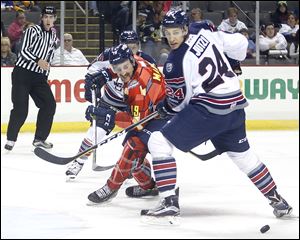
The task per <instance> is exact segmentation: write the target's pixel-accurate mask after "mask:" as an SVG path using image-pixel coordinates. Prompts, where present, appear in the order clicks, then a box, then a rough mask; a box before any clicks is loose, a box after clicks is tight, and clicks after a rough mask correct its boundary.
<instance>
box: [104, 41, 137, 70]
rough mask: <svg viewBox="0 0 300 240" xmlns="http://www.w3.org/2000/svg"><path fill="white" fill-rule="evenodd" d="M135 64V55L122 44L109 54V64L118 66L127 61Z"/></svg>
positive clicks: (112, 49)
mask: <svg viewBox="0 0 300 240" xmlns="http://www.w3.org/2000/svg"><path fill="white" fill-rule="evenodd" d="M128 59H129V60H130V61H131V62H133V53H132V51H131V49H130V48H129V47H127V45H126V44H124V43H121V44H119V45H118V46H116V47H112V48H111V49H110V52H109V63H110V64H112V65H116V64H119V63H122V62H124V61H126V60H128Z"/></svg>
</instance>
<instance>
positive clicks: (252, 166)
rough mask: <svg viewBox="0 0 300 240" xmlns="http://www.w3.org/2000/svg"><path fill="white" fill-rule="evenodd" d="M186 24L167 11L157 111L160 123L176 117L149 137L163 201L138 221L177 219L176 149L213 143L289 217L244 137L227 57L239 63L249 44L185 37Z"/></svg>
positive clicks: (240, 102) (238, 38) (215, 35)
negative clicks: (162, 91)
mask: <svg viewBox="0 0 300 240" xmlns="http://www.w3.org/2000/svg"><path fill="white" fill-rule="evenodd" d="M187 24H188V20H187V17H186V14H185V12H183V11H182V10H171V11H169V12H168V13H167V14H166V16H165V18H164V20H163V31H164V34H165V36H166V38H167V40H168V43H169V45H170V47H171V49H172V51H171V52H170V54H169V57H168V60H167V61H166V63H165V65H164V69H163V72H164V75H165V80H166V83H167V98H166V99H165V100H164V101H162V102H160V103H159V104H158V106H157V110H158V112H159V113H160V116H161V117H162V118H164V117H166V116H167V115H170V114H172V115H174V116H173V118H172V119H171V120H170V121H169V122H168V123H167V124H166V125H164V126H163V127H162V128H161V130H160V131H157V132H154V133H152V134H151V137H150V139H149V142H148V148H149V150H150V153H151V155H152V158H153V161H152V164H153V165H152V166H153V169H154V175H155V180H156V184H157V187H158V190H159V193H160V196H161V200H160V203H159V205H158V206H157V207H156V208H154V209H144V210H142V211H141V215H144V216H152V217H163V216H168V217H169V216H178V215H180V207H179V203H178V199H179V196H178V195H176V194H175V191H174V190H175V186H176V161H175V158H174V157H173V156H172V152H173V148H174V147H176V148H178V149H180V150H182V151H184V152H188V151H189V150H191V149H192V148H194V147H196V146H198V145H200V144H201V143H203V142H205V141H207V140H211V142H212V143H213V145H214V146H215V148H216V150H217V151H218V153H219V154H221V153H223V152H226V153H227V154H228V156H229V157H230V158H231V159H232V161H233V162H234V163H235V164H236V165H237V166H238V167H239V169H240V170H241V171H243V172H244V173H245V174H246V175H247V176H248V177H249V178H250V180H251V181H252V182H253V183H254V185H255V186H256V187H257V188H258V189H259V190H260V192H261V193H262V194H263V195H264V196H265V197H266V198H267V199H268V200H269V201H270V205H271V206H272V207H273V208H274V211H273V213H274V214H275V216H276V217H282V216H285V215H289V214H290V213H291V211H292V207H291V206H289V204H288V203H287V202H286V201H285V200H284V199H283V198H282V197H281V196H280V195H279V194H278V192H277V190H276V184H275V182H274V181H273V178H272V177H271V174H270V173H269V171H268V169H267V167H266V166H265V165H264V164H263V163H262V162H261V161H260V160H259V159H258V157H257V156H256V155H255V154H254V152H253V151H252V149H251V148H250V146H249V143H248V140H247V137H246V131H245V112H244V108H245V107H246V106H247V105H248V103H247V101H246V99H245V98H244V96H243V94H242V92H241V90H240V85H239V80H238V78H237V76H236V74H234V73H233V71H232V68H231V66H230V64H229V62H228V60H227V58H226V57H225V54H224V53H226V55H227V56H228V57H230V58H233V59H236V60H239V61H242V60H244V59H245V57H246V50H247V45H248V43H247V39H246V38H245V37H244V36H243V35H241V34H239V33H236V34H228V33H224V32H211V31H210V30H207V29H205V28H203V29H201V30H200V31H199V32H198V34H196V35H195V34H190V35H188V29H187Z"/></svg>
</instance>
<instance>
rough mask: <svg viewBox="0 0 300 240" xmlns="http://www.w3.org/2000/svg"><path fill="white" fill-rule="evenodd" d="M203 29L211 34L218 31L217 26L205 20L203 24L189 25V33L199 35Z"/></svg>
mask: <svg viewBox="0 0 300 240" xmlns="http://www.w3.org/2000/svg"><path fill="white" fill-rule="evenodd" d="M201 29H206V30H209V31H211V32H215V31H217V28H216V26H215V25H214V24H213V22H212V21H210V20H203V21H201V22H193V23H191V24H190V25H189V33H190V34H197V33H198V32H199V31H200V30H201Z"/></svg>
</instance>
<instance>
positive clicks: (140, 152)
mask: <svg viewBox="0 0 300 240" xmlns="http://www.w3.org/2000/svg"><path fill="white" fill-rule="evenodd" d="M109 61H110V64H111V66H112V68H111V70H112V72H113V73H112V74H113V76H112V78H116V77H118V78H120V79H121V81H122V82H123V84H124V85H123V90H124V103H126V104H127V106H128V107H129V111H127V112H118V113H116V115H115V116H112V114H111V112H109V113H107V114H108V115H109V117H108V115H107V114H105V113H104V112H103V108H97V107H94V106H89V108H88V110H87V115H91V116H96V117H98V118H103V117H104V118H105V119H106V125H114V124H115V123H116V124H117V125H118V124H119V123H121V124H122V127H126V122H127V124H128V125H130V124H132V123H133V122H135V121H139V120H140V119H142V118H144V117H145V116H147V115H148V114H150V113H151V112H153V109H154V107H155V106H156V104H157V103H158V102H159V101H161V100H162V99H163V98H164V97H165V81H164V78H163V76H162V74H161V73H160V72H159V70H158V69H157V68H156V67H155V66H154V65H152V64H149V63H148V62H147V61H145V60H143V59H142V58H140V57H138V56H134V55H133V54H132V51H131V50H130V49H129V48H128V47H127V46H126V45H125V44H120V45H118V46H117V47H115V48H112V49H111V50H110V54H109ZM165 123H166V120H163V119H153V120H151V121H149V122H148V123H146V124H145V125H144V126H139V127H138V128H137V129H136V130H133V131H131V132H129V133H128V134H127V135H126V137H125V140H124V142H123V144H124V149H123V152H122V155H121V157H120V159H119V160H118V162H117V163H116V166H115V167H114V169H113V171H112V173H111V175H110V177H109V179H108V180H107V183H106V184H105V185H104V186H103V187H101V188H100V189H98V190H97V191H94V192H92V193H91V194H90V195H89V196H88V199H89V201H90V202H89V205H93V204H99V203H102V202H105V201H107V200H110V199H111V198H113V197H115V196H116V195H117V192H118V190H119V188H120V187H121V185H122V184H123V182H124V181H125V180H126V179H127V178H128V177H130V176H131V175H132V176H133V177H134V178H135V180H136V181H137V182H138V184H139V185H138V186H133V187H129V188H127V189H126V194H127V195H128V196H130V197H140V196H144V195H157V193H158V192H157V189H156V186H155V182H154V181H153V179H152V178H151V166H150V164H149V162H148V161H147V160H146V158H145V156H146V154H147V153H148V148H147V143H148V139H149V137H150V134H151V132H153V131H155V130H158V129H160V127H161V126H163V125H164V124H165Z"/></svg>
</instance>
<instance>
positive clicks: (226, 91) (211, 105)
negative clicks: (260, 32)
mask: <svg viewBox="0 0 300 240" xmlns="http://www.w3.org/2000/svg"><path fill="white" fill-rule="evenodd" d="M247 46H248V41H247V39H246V37H244V36H243V35H242V34H240V33H234V34H229V33H225V32H221V31H219V32H211V31H208V30H204V29H202V30H200V31H199V32H198V34H197V35H190V36H189V38H188V39H187V40H186V41H185V42H184V43H183V44H182V45H181V46H180V47H179V48H178V49H176V50H173V51H172V52H171V53H170V54H169V57H168V60H167V61H166V63H165V65H164V70H163V72H164V75H165V80H166V83H167V101H168V103H169V105H170V106H171V107H172V109H173V110H174V111H176V112H179V111H181V110H182V109H183V108H184V107H185V106H186V105H187V104H189V103H195V104H201V105H203V106H204V107H206V108H207V109H208V111H210V112H212V113H215V114H221V115H224V114H228V113H230V112H232V111H234V110H236V109H241V108H244V107H246V106H247V105H248V103H247V101H246V99H245V98H244V96H243V94H242V92H241V89H240V83H239V79H238V78H237V76H236V75H235V74H234V73H233V71H232V68H231V66H230V64H229V62H228V60H227V58H226V56H225V55H224V53H225V54H226V55H227V56H228V57H230V58H233V59H236V60H239V61H242V60H244V59H245V57H246V54H247Z"/></svg>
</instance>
